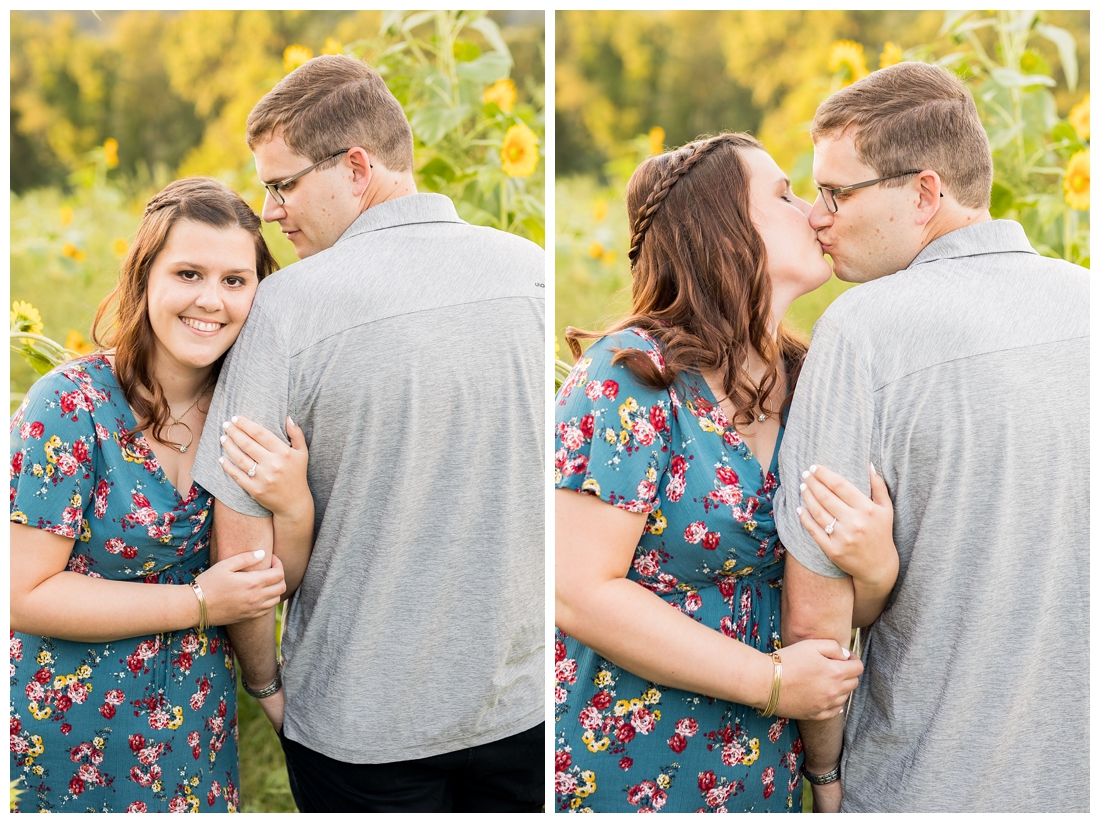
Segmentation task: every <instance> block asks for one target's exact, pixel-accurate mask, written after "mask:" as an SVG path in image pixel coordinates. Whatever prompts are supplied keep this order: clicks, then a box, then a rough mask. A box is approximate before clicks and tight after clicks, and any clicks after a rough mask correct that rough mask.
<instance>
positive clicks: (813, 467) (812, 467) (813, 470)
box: [233, 417, 817, 474]
mask: <svg viewBox="0 0 1100 823" xmlns="http://www.w3.org/2000/svg"><path fill="white" fill-rule="evenodd" d="M233 422H234V423H235V422H237V418H236V417H234V418H233ZM815 471H817V466H810V474H813V473H814V472H815Z"/></svg>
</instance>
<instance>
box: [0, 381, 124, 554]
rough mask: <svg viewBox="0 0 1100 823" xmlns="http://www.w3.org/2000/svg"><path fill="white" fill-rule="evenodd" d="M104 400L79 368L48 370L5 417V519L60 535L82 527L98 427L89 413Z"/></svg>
mask: <svg viewBox="0 0 1100 823" xmlns="http://www.w3.org/2000/svg"><path fill="white" fill-rule="evenodd" d="M107 400H108V396H107V394H106V393H105V392H104V391H103V390H102V389H100V388H98V387H97V386H96V384H95V382H94V381H93V380H92V379H91V377H90V375H89V374H88V373H87V371H85V370H83V369H81V368H79V367H70V368H62V369H59V370H57V371H53V372H50V373H49V374H47V375H46V376H45V377H43V378H42V379H41V380H39V381H38V382H37V383H35V384H34V386H32V387H31V390H30V391H29V392H28V393H27V396H26V397H25V398H24V400H23V403H22V405H21V406H20V407H19V410H18V411H17V412H16V413H15V415H14V416H13V417H12V419H11V427H10V446H11V449H10V451H11V471H10V476H11V498H10V500H11V521H12V522H13V523H23V524H25V525H29V526H34V527H35V528H38V529H42V530H44V531H48V532H53V533H54V534H58V535H61V536H62V537H71V538H74V539H75V538H78V537H81V536H82V534H85V533H86V531H87V528H88V526H87V524H86V522H85V521H84V510H85V507H86V505H87V503H88V499H89V496H90V495H92V494H94V493H95V485H96V480H95V465H94V464H95V455H96V453H97V448H96V444H97V438H98V437H99V436H100V434H99V432H100V431H101V432H102V434H103V435H104V436H107V430H106V429H105V428H103V427H97V426H96V423H95V420H94V417H93V414H94V411H95V410H96V408H97V407H98V406H100V405H102V404H103V403H105V402H106V401H107Z"/></svg>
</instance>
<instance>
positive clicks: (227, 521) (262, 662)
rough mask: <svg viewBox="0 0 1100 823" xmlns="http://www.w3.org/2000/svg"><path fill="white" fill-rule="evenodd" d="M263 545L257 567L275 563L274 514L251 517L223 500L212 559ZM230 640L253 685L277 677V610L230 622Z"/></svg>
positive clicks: (216, 514)
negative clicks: (272, 516) (272, 559)
mask: <svg viewBox="0 0 1100 823" xmlns="http://www.w3.org/2000/svg"><path fill="white" fill-rule="evenodd" d="M257 549H262V550H263V551H264V557H263V559H262V560H259V561H257V563H256V566H257V567H266V566H270V565H271V557H272V553H273V550H274V527H273V524H272V520H271V518H270V517H249V516H248V515H244V514H241V513H240V512H237V511H234V510H233V509H231V508H229V507H228V506H226V505H225V504H223V503H222V502H221V501H220V500H218V501H216V502H215V507H214V544H213V546H212V555H213V557H212V559H214V560H224V559H225V558H227V557H231V556H232V555H234V554H240V553H241V552H246V551H256V550H257ZM226 631H227V632H228V634H229V641H230V643H232V644H233V651H234V652H235V653H236V655H237V664H238V665H239V666H240V673H241V677H242V678H243V679H244V682H245V683H246V684H247V685H248V686H249V687H250V688H252V689H262V688H264V687H265V686H268V685H270V684H271V683H272V682H273V681H274V680H275V672H276V667H277V663H276V656H275V610H274V609H272V610H271V611H270V612H268V613H267V614H265V615H262V616H260V617H255V618H253V619H251V620H245V621H242V622H240V623H235V624H233V625H230V626H226Z"/></svg>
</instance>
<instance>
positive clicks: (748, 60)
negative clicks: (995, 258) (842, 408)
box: [554, 10, 1089, 361]
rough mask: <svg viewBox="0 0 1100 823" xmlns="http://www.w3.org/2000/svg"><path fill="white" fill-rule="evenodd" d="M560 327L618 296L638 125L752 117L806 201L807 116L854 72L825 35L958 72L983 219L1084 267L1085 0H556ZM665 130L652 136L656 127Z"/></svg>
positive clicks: (624, 283) (594, 315) (694, 128)
mask: <svg viewBox="0 0 1100 823" xmlns="http://www.w3.org/2000/svg"><path fill="white" fill-rule="evenodd" d="M555 31H556V37H557V44H556V63H555V72H556V107H557V108H556V112H555V147H556V154H555V162H556V173H557V178H556V180H555V203H556V207H555V208H556V237H555V252H554V253H555V277H556V282H555V296H556V303H555V313H556V317H555V326H554V328H555V334H556V335H557V340H558V348H557V355H558V357H560V358H561V359H563V360H566V361H571V359H572V358H571V357H570V355H569V353H568V351H567V350H566V348H565V346H564V338H563V329H564V328H565V327H566V326H569V325H572V326H578V327H581V328H589V329H592V328H600V327H603V326H605V325H607V324H608V323H609V322H610V321H612V320H614V319H617V318H618V317H620V316H621V315H622V314H623V313H624V312H625V310H626V308H627V307H628V306H629V283H630V273H629V264H628V262H627V259H626V250H627V245H628V227H627V222H626V214H625V202H624V193H625V187H626V181H627V180H628V178H629V176H630V174H631V172H632V171H633V170H634V168H635V167H636V166H637V164H638V163H639V162H641V160H643V159H644V158H645V157H646V156H647V155H649V154H650V153H651V151H653V148H652V147H651V145H650V138H649V136H648V135H649V133H650V131H651V129H653V128H654V127H659V128H660V129H662V130H663V132H664V134H663V141H662V142H663V144H664V146H665V147H666V148H667V147H673V146H678V145H682V144H683V143H686V142H688V141H690V140H693V139H695V138H696V137H697V136H699V135H701V134H715V133H717V132H720V131H723V130H732V131H750V132H752V133H753V134H754V135H756V136H757V137H758V138H759V139H760V140H761V141H762V142H763V144H764V145H765V147H767V149H768V150H769V152H770V153H771V154H772V156H773V157H775V159H776V162H777V163H778V164H779V165H780V167H781V168H783V169H785V170H786V171H787V173H788V174H789V175H790V176H791V178H792V183H793V187H794V190H795V192H796V193H797V194H798V195H799V196H801V197H803V198H804V199H806V200H808V201H812V200H813V199H814V198H815V197H816V196H817V192H816V190H815V189H814V187H813V182H812V162H813V147H812V143H811V141H810V138H809V124H810V121H811V120H812V118H813V113H814V111H815V109H816V108H817V106H818V104H819V103H820V102H821V101H822V100H824V99H825V98H826V97H827V96H828V95H829V94H831V93H832V92H833V91H835V90H837V89H838V88H840V87H841V86H842V85H844V84H847V83H849V82H851V81H852V79H853V75H852V71H851V67H849V66H840V67H838V68H837V69H836V70H830V68H829V55H830V49H831V47H832V45H833V44H834V43H835V42H836V41H838V40H849V41H853V42H854V43H856V44H859V47H860V48H862V49H863V52H864V55H865V60H866V64H867V68H868V69H870V70H874V69H876V68H878V67H879V54H880V52H882V51H883V49H884V47H885V46H886V44H887V43H888V42H890V43H893V44H894V45H895V46H897V47H899V49H900V50H901V51H902V52H903V54H904V59H911V60H923V61H926V62H938V63H940V64H942V65H944V66H945V67H948V68H950V69H952V70H954V71H956V72H957V73H958V74H959V76H960V77H962V78H963V79H964V82H966V83H967V85H968V87H969V88H970V89H971V91H972V93H973V94H974V95H975V98H976V100H977V102H978V107H979V111H980V113H981V115H982V117H983V121H984V123H985V125H986V129H987V132H988V134H989V136H990V142H991V145H992V147H993V151H994V167H995V170H996V182H995V186H994V192H993V195H994V200H993V209H992V212H993V216H994V217H1007V218H1010V219H1014V220H1018V221H1020V222H1021V223H1022V224H1023V225H1024V228H1025V230H1026V231H1027V233H1028V236H1029V238H1030V239H1031V242H1032V244H1033V245H1034V246H1035V248H1036V249H1037V250H1039V251H1040V252H1041V253H1043V254H1047V255H1051V256H1057V257H1065V258H1067V259H1069V260H1072V261H1074V262H1077V263H1080V264H1082V265H1085V266H1087V265H1088V264H1089V244H1088V224H1089V212H1088V211H1087V210H1086V211H1078V210H1075V209H1071V208H1069V207H1068V205H1067V204H1066V201H1065V197H1064V194H1063V191H1062V178H1063V174H1064V170H1065V168H1066V164H1067V161H1068V160H1069V158H1070V157H1071V156H1072V155H1073V154H1074V153H1076V152H1079V151H1082V150H1087V149H1088V140H1087V139H1082V138H1081V137H1080V136H1079V135H1077V134H1076V133H1075V132H1074V129H1073V127H1072V126H1071V125H1070V124H1069V123H1068V122H1067V120H1066V116H1067V114H1068V112H1069V110H1070V108H1071V107H1072V106H1074V105H1075V104H1077V103H1079V102H1080V101H1081V100H1082V99H1083V98H1084V97H1085V96H1086V95H1087V94H1088V90H1089V78H1088V71H1087V67H1088V65H1089V13H1088V12H1087V11H1061V12H1059V11H1049V12H1047V11H1044V12H1041V13H1039V14H1038V15H1036V13H1034V12H984V11H983V12H948V13H945V12H942V11H828V10H816V11H775V10H772V11H722V12H713V11H711V12H701V11H661V12H612V11H595V12H585V11H561V12H557V15H556V28H555ZM659 136H660V135H659ZM849 287H850V285H849V284H846V283H842V282H840V281H838V280H836V279H835V278H834V279H832V280H830V281H829V283H827V284H826V285H825V286H824V287H823V288H821V289H819V290H818V291H816V292H813V293H811V294H809V295H806V296H804V297H802V298H800V299H799V300H797V301H795V303H794V305H793V306H792V308H791V310H790V313H789V314H788V321H789V322H790V323H791V324H792V325H794V326H796V327H798V328H800V329H802V330H803V331H805V332H807V333H808V332H809V331H810V329H811V328H812V326H813V323H814V321H816V319H817V318H818V317H819V316H820V315H821V313H822V312H823V311H824V310H825V308H826V307H827V306H828V305H829V303H831V302H832V300H833V299H834V298H835V297H836V296H837V295H838V294H839V293H841V292H842V291H844V290H845V289H847V288H849Z"/></svg>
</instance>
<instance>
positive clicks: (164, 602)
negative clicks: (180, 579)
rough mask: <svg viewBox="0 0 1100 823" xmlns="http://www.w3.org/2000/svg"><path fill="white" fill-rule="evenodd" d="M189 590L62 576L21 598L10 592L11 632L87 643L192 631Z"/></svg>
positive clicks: (194, 608)
mask: <svg viewBox="0 0 1100 823" xmlns="http://www.w3.org/2000/svg"><path fill="white" fill-rule="evenodd" d="M198 623H199V601H198V598H197V597H196V595H195V592H194V591H193V590H192V589H191V587H190V586H174V585H163V584H149V583H139V582H131V581H124V580H104V579H102V578H95V577H87V576H85V575H83V574H77V573H76V572H70V571H63V572H58V573H57V574H55V575H53V576H51V577H48V578H46V579H45V580H43V581H42V582H41V583H39V584H38V585H37V586H35V587H34V588H33V589H31V590H30V591H28V592H25V593H23V594H21V595H19V594H17V593H15V592H13V593H12V600H11V628H12V630H13V631H17V632H23V633H24V634H32V635H43V636H47V637H56V638H58V639H60V640H76V641H80V642H88V643H105V642H108V641H112V640H122V639H124V638H127V637H142V636H144V635H149V634H157V633H159V632H169V631H179V630H182V629H188V628H191V627H192V626H197V625H198Z"/></svg>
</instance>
